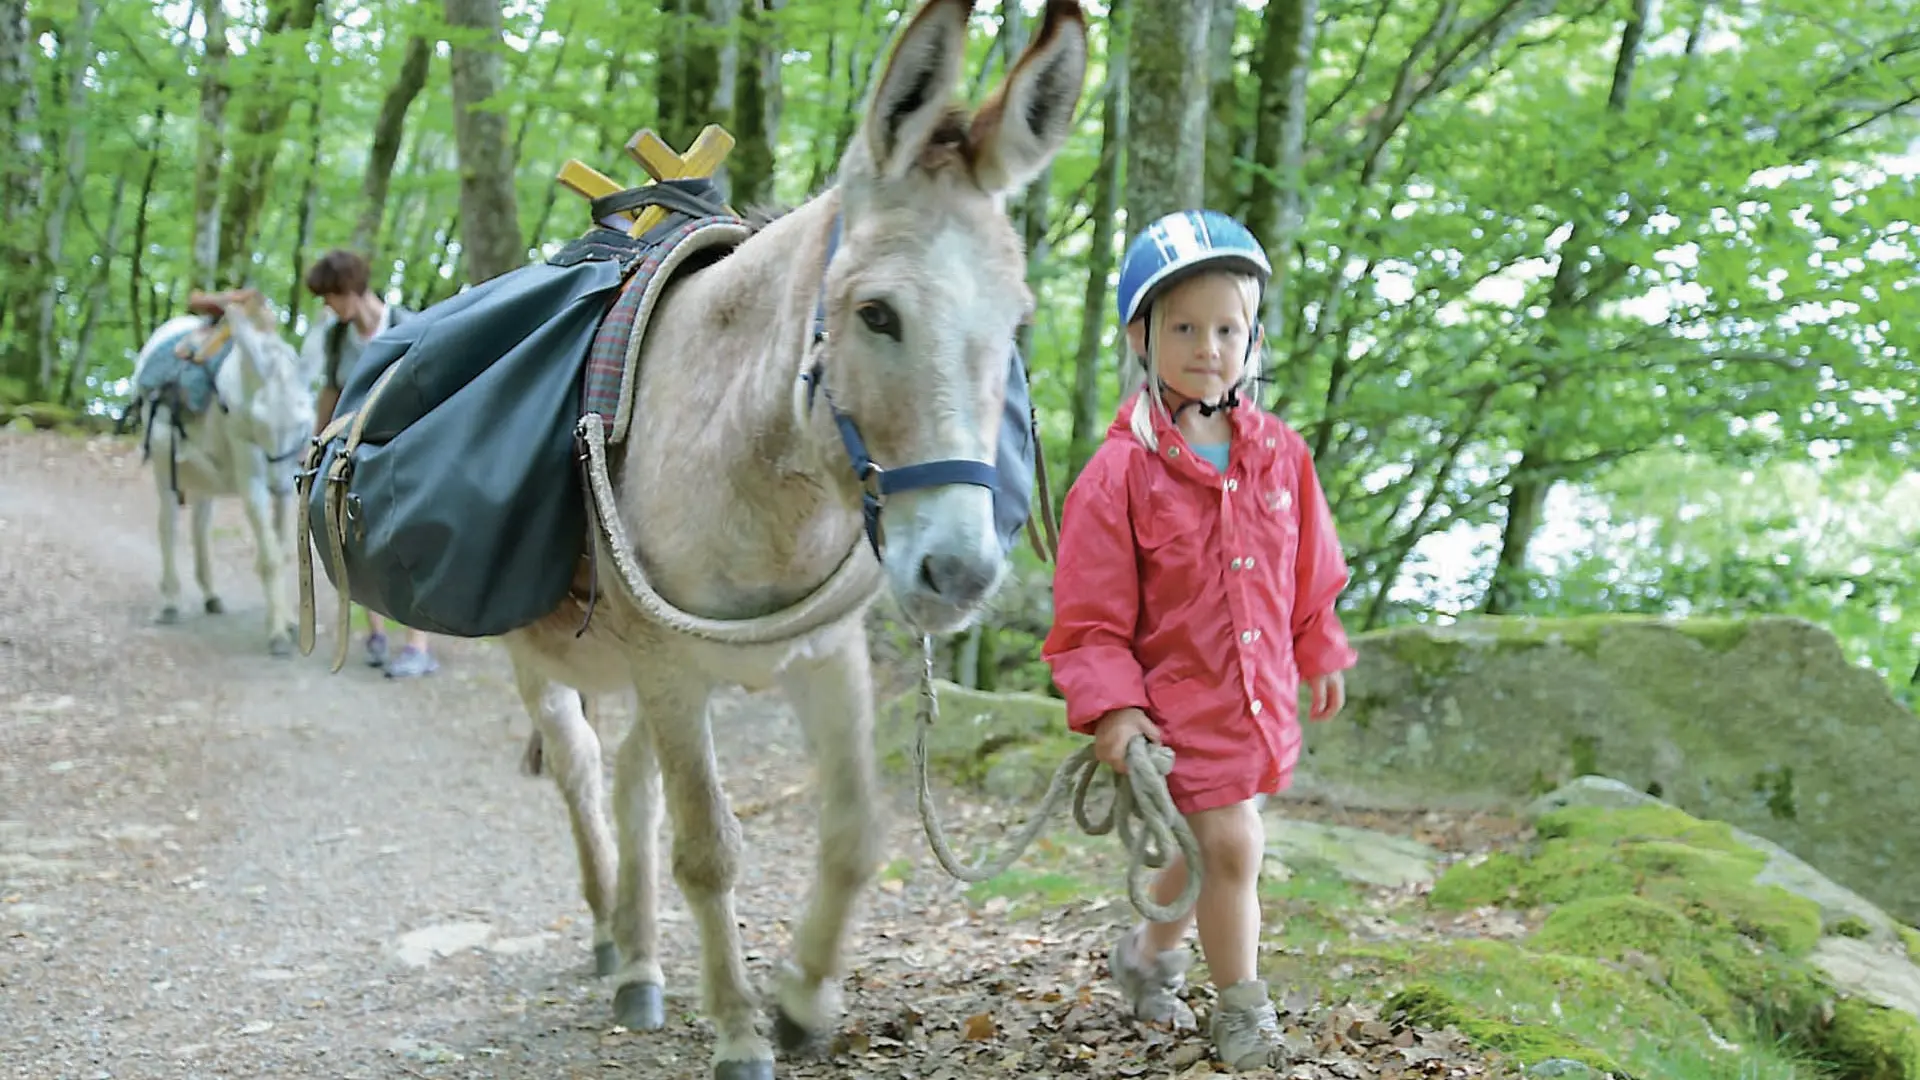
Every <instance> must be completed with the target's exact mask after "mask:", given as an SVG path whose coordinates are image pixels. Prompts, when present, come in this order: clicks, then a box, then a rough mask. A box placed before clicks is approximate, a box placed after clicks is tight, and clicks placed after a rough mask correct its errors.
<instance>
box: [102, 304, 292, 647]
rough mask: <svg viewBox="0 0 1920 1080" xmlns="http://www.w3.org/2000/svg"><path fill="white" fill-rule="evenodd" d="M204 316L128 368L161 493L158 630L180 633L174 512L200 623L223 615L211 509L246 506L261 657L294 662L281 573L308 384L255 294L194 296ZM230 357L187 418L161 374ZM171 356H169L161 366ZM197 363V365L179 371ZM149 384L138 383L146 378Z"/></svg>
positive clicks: (165, 327) (170, 333) (187, 320)
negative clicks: (263, 631)
mask: <svg viewBox="0 0 1920 1080" xmlns="http://www.w3.org/2000/svg"><path fill="white" fill-rule="evenodd" d="M191 306H192V307H193V308H194V309H195V310H197V311H198V312H200V314H193V315H182V316H179V317H177V318H173V319H169V320H167V321H166V322H164V323H162V324H160V326H159V328H158V329H156V330H155V331H154V332H153V336H152V337H150V338H148V339H147V343H146V344H145V345H144V346H142V347H141V349H140V355H139V357H138V358H137V359H136V360H135V361H134V375H133V377H134V384H135V385H136V386H143V387H149V390H148V394H149V397H148V411H147V418H146V423H147V453H148V455H149V457H150V460H151V463H152V466H153V478H154V485H155V486H156V487H157V488H158V489H159V493H160V522H159V524H160V613H159V621H160V622H161V623H163V624H171V623H176V622H179V621H180V575H179V573H178V571H176V570H175V568H174V532H175V522H176V521H177V520H178V516H179V511H180V508H181V507H183V506H186V505H188V504H191V505H192V507H193V526H192V527H193V572H194V578H195V580H196V581H198V582H199V585H200V591H201V593H202V594H203V596H204V597H205V602H204V607H205V610H206V611H207V613H208V614H211V615H217V614H220V613H221V612H223V611H225V610H226V606H225V604H223V603H222V602H221V600H220V596H219V594H218V593H216V592H215V591H214V587H213V562H212V557H211V553H210V550H209V546H208V542H209V540H210V536H209V533H210V531H211V526H212V522H213V500H214V499H215V498H218V497H221V496H227V495H237V496H239V497H240V498H242V499H244V500H245V505H246V509H247V524H248V525H249V526H250V527H251V528H252V530H253V543H254V562H253V566H254V570H255V572H256V573H258V574H259V576H260V588H261V591H262V592H263V593H264V594H265V596H266V602H267V648H268V651H269V652H271V653H272V655H274V656H278V657H287V656H291V655H293V641H294V638H293V634H294V621H293V607H292V603H291V600H290V597H289V594H288V591H287V583H286V581H285V580H284V578H285V575H284V574H283V573H282V568H283V567H284V565H285V563H286V557H287V551H288V544H289V543H290V541H291V538H292V535H293V534H292V532H291V531H290V530H291V528H292V524H293V516H292V515H293V483H292V461H293V458H294V456H295V455H296V454H297V453H298V452H299V451H300V449H301V447H302V446H303V445H304V443H305V441H306V440H307V439H308V438H310V437H311V436H312V435H313V425H314V411H313V410H314V398H313V392H312V389H311V387H310V381H311V380H310V378H309V374H310V373H309V372H307V371H306V370H305V368H304V367H303V365H302V363H301V360H300V357H299V355H298V354H297V353H295V352H294V350H293V348H292V347H291V346H289V345H288V344H287V343H286V342H285V341H283V340H281V338H280V334H279V328H278V325H277V321H276V319H275V317H274V314H273V310H272V308H271V307H269V306H268V304H267V301H266V299H265V298H264V297H263V296H261V295H260V293H259V291H258V290H255V289H239V290H235V291H232V292H226V293H198V294H195V296H194V299H193V302H192V305H191ZM225 335H231V338H230V340H231V342H232V352H231V354H230V355H228V356H227V357H226V359H225V362H223V363H221V364H220V365H219V369H218V370H217V371H216V372H214V374H213V378H212V391H213V392H212V400H211V401H210V402H209V403H207V404H206V405H205V407H203V408H200V409H198V410H196V409H194V408H193V406H192V403H190V402H189V400H188V398H189V395H188V394H186V393H184V392H182V389H181V383H180V382H179V381H177V380H176V379H174V378H171V377H168V376H167V375H165V374H161V375H159V376H158V377H156V376H155V372H162V371H163V370H164V365H167V364H170V363H171V364H176V365H178V364H179V363H180V360H179V358H180V356H181V355H182V354H184V353H186V352H188V351H193V352H196V353H198V352H213V353H216V354H217V353H218V351H219V350H220V348H221V347H222V346H220V345H219V340H220V338H221V337H223V336H225ZM169 354H172V355H169ZM187 362H188V363H193V362H194V361H187ZM143 376H145V378H143Z"/></svg>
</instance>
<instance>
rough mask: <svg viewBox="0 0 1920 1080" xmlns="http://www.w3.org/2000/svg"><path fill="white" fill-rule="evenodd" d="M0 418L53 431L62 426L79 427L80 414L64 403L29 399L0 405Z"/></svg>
mask: <svg viewBox="0 0 1920 1080" xmlns="http://www.w3.org/2000/svg"><path fill="white" fill-rule="evenodd" d="M0 419H5V420H11V421H14V422H16V423H17V422H18V421H21V420H25V421H26V422H27V423H28V424H30V425H32V426H33V427H36V428H41V429H43V430H48V431H53V430H59V429H62V428H71V429H76V430H78V429H80V427H81V414H80V412H79V411H77V410H75V409H71V408H68V407H67V406H65V405H57V404H55V403H53V402H51V401H30V402H22V403H20V404H17V405H8V406H0Z"/></svg>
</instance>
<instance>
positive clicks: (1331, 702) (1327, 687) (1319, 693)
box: [1307, 671, 1347, 720]
mask: <svg viewBox="0 0 1920 1080" xmlns="http://www.w3.org/2000/svg"><path fill="white" fill-rule="evenodd" d="M1307 685H1308V686H1309V687H1311V688H1312V689H1313V711H1312V712H1311V713H1308V714H1307V716H1308V719H1311V720H1331V719H1333V718H1334V717H1336V716H1338V715H1340V709H1341V707H1342V706H1344V705H1345V704H1346V703H1347V677H1346V675H1345V674H1343V673H1341V672H1338V671H1335V672H1332V673H1330V674H1326V675H1316V676H1314V677H1313V678H1311V679H1308V680H1307Z"/></svg>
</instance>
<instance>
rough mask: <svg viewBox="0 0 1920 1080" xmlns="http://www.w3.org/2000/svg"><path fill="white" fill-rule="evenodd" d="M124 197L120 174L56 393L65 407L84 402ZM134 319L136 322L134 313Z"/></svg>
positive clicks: (124, 178) (124, 182)
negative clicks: (60, 386) (77, 328)
mask: <svg viewBox="0 0 1920 1080" xmlns="http://www.w3.org/2000/svg"><path fill="white" fill-rule="evenodd" d="M126 194H127V174H126V173H125V172H124V171H122V172H119V173H116V174H115V175H114V178H113V202H112V204H111V205H110V206H108V208H107V233H106V235H105V236H104V237H102V238H101V240H100V252H99V264H98V265H97V266H95V268H94V273H93V282H92V283H91V284H89V285H88V286H87V302H86V312H85V314H84V315H82V316H81V320H80V335H79V337H78V339H77V340H75V341H74V343H73V361H72V363H70V364H68V365H67V377H66V382H65V387H64V388H63V389H62V390H61V392H60V403H61V404H62V405H66V406H68V407H69V408H73V407H77V406H78V405H79V404H80V403H81V401H83V400H84V399H85V393H86V389H87V373H88V372H89V371H90V370H91V369H92V367H93V364H92V361H91V357H92V356H93V330H94V326H95V325H96V324H97V323H98V321H99V318H100V309H101V308H102V307H105V306H106V299H107V283H108V280H109V279H110V278H112V277H113V257H114V255H115V253H116V252H118V250H119V247H120V207H121V205H122V204H123V203H125V202H126ZM134 319H135V320H136V322H137V321H138V319H139V314H138V313H135V315H134Z"/></svg>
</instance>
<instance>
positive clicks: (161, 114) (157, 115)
mask: <svg viewBox="0 0 1920 1080" xmlns="http://www.w3.org/2000/svg"><path fill="white" fill-rule="evenodd" d="M157 89H158V90H159V91H160V100H161V101H162V102H163V103H164V102H165V101H166V84H165V83H162V84H160V86H159V87H157ZM166 123H167V107H166V105H165V104H160V105H155V106H154V107H153V122H152V123H151V124H149V125H148V126H147V174H146V176H145V177H143V178H142V179H141V181H140V203H139V206H138V207H137V209H136V210H135V212H134V218H133V244H132V245H131V246H132V248H133V258H132V261H131V262H130V263H129V264H128V266H127V311H128V313H129V316H130V317H131V318H132V319H133V341H132V343H131V344H132V346H133V348H134V349H135V350H136V351H137V350H138V349H139V348H140V346H142V345H144V344H146V341H147V335H146V333H145V328H144V327H142V326H141V325H140V313H141V312H142V311H144V310H146V308H147V306H148V305H150V304H151V303H152V298H151V296H150V295H149V294H148V293H147V292H146V291H145V290H143V289H142V288H141V287H140V280H141V278H142V276H143V275H142V273H141V261H142V259H141V257H142V256H143V255H144V254H145V253H146V250H147V210H148V209H149V208H150V207H151V206H152V205H153V184H154V180H155V179H156V178H157V177H158V176H159V175H160V130H161V128H163V127H165V126H166ZM143 299H145V300H147V305H143V304H142V303H141V300H143ZM153 325H155V326H158V325H159V323H158V321H155V322H154V323H153Z"/></svg>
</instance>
